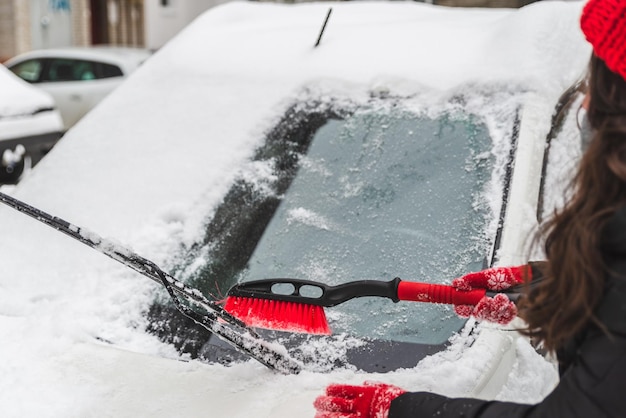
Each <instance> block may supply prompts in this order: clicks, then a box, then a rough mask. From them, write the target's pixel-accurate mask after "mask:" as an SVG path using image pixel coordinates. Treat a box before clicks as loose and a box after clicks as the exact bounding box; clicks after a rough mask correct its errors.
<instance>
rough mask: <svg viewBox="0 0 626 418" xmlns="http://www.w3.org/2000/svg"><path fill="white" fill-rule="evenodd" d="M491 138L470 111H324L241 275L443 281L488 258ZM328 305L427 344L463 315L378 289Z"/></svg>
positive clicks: (367, 331)
mask: <svg viewBox="0 0 626 418" xmlns="http://www.w3.org/2000/svg"><path fill="white" fill-rule="evenodd" d="M491 147H492V143H491V139H490V137H489V134H488V132H487V130H486V128H485V127H484V126H483V125H481V124H480V123H479V122H478V121H477V120H475V119H473V118H470V117H458V116H457V117H455V116H453V115H447V114H444V115H442V116H440V117H438V118H435V119H431V118H427V117H420V116H417V115H414V114H411V113H409V112H402V111H391V112H389V111H387V110H385V111H383V112H381V111H380V110H370V111H360V112H357V113H354V114H353V115H351V116H350V117H348V118H345V119H342V120H330V121H328V122H327V123H326V124H325V125H324V126H322V127H321V128H320V129H319V130H318V131H317V132H316V134H315V136H314V138H313V140H312V142H311V145H310V146H309V150H308V152H307V154H306V156H305V157H303V158H302V163H301V166H300V170H299V172H298V175H297V176H296V177H295V179H294V180H293V182H292V184H291V186H290V187H289V189H288V190H287V192H286V193H285V195H284V197H283V199H282V202H281V204H280V206H279V207H278V209H277V211H276V214H275V215H274V216H273V218H272V220H271V221H270V223H269V224H268V226H267V228H266V229H265V232H264V234H263V236H262V238H261V240H260V241H259V243H258V245H257V246H256V249H255V251H254V253H253V254H252V257H251V259H250V260H249V262H248V266H247V268H246V269H244V270H243V271H242V273H241V277H240V280H255V279H262V278H269V277H293V278H300V279H308V280H315V281H321V282H323V283H326V284H340V283H345V282H348V281H357V280H365V279H375V280H390V279H393V278H394V277H400V278H402V279H404V280H412V281H425V282H431V283H445V282H449V281H450V279H451V278H452V277H456V276H458V275H460V274H462V273H464V272H467V271H470V270H475V269H478V268H480V267H481V266H482V264H483V261H484V259H485V258H486V257H487V255H488V252H489V245H490V242H489V241H487V240H486V239H485V235H484V234H483V233H482V231H483V230H484V228H485V226H484V225H485V219H486V214H485V210H486V208H485V207H484V206H483V205H482V204H481V199H480V198H479V197H480V195H481V194H482V192H483V191H484V189H485V187H486V183H487V181H488V180H489V178H490V174H491V166H492V161H491V160H492V158H491V154H490V153H489V151H490V149H491ZM327 314H328V315H329V317H330V318H331V320H332V322H333V323H332V324H331V326H332V327H333V328H334V331H335V332H347V333H351V334H358V335H361V336H363V337H375V338H387V339H393V340H405V341H407V340H408V341H413V342H422V343H429V344H440V343H442V342H444V341H446V340H447V339H448V338H449V337H450V335H451V333H452V332H454V331H455V330H458V328H459V327H460V325H461V323H462V321H461V320H457V318H455V316H454V315H453V314H452V313H451V311H450V309H449V308H448V307H443V306H434V305H425V304H417V303H408V302H401V303H399V304H394V303H392V302H391V301H389V300H382V299H380V298H363V299H357V300H352V301H350V302H346V303H345V304H343V305H341V306H338V307H336V308H332V309H327ZM441 318H447V320H442V319H441Z"/></svg>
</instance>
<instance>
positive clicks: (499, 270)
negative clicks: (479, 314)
mask: <svg viewBox="0 0 626 418" xmlns="http://www.w3.org/2000/svg"><path fill="white" fill-rule="evenodd" d="M531 279H532V270H531V269H530V266H529V265H528V264H524V265H522V266H515V267H493V268H490V269H486V270H482V271H477V272H476V273H468V274H466V275H465V276H462V277H458V278H456V279H454V280H453V281H452V286H454V287H456V288H457V289H459V290H472V289H489V290H495V291H496V292H497V291H499V290H504V289H508V288H509V287H511V286H515V285H516V284H520V283H524V280H528V281H530V280H531Z"/></svg>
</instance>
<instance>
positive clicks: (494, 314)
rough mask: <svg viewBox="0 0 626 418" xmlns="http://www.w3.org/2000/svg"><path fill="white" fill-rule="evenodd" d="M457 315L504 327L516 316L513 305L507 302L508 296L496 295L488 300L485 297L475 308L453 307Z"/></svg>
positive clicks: (466, 306)
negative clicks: (472, 317)
mask: <svg viewBox="0 0 626 418" xmlns="http://www.w3.org/2000/svg"><path fill="white" fill-rule="evenodd" d="M454 311H455V312H456V314H457V315H459V316H461V317H464V318H467V317H469V316H474V317H475V318H476V319H478V320H484V321H489V322H495V323H497V324H502V325H506V324H508V323H509V322H511V321H512V320H513V319H514V318H515V317H516V316H517V307H516V306H515V303H513V302H512V301H510V300H509V298H508V296H507V295H505V294H502V293H498V294H497V295H495V296H494V297H492V298H490V297H489V296H485V297H484V298H482V299H481V300H480V301H479V302H478V303H477V304H476V306H470V305H458V306H455V307H454Z"/></svg>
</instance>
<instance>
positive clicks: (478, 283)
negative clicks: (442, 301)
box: [452, 264, 532, 325]
mask: <svg viewBox="0 0 626 418" xmlns="http://www.w3.org/2000/svg"><path fill="white" fill-rule="evenodd" d="M531 279H532V271H531V269H530V266H529V265H528V264H524V265H522V266H515V267H494V268H490V269H486V270H482V271H478V272H476V273H469V274H466V275H465V276H462V277H459V278H456V279H454V280H453V281H452V286H454V287H456V288H457V289H459V290H472V289H477V288H479V289H488V290H494V291H499V290H505V289H508V288H509V287H511V286H515V285H516V284H520V283H524V281H525V280H528V281H530V280H531ZM454 311H455V312H456V314H457V315H459V316H461V317H464V318H467V317H469V316H474V317H475V318H476V319H478V320H485V321H489V322H495V323H498V324H502V325H506V324H508V323H509V322H511V321H512V320H513V319H514V318H515V317H516V316H517V307H516V306H515V303H513V302H511V301H510V300H509V298H508V297H507V296H506V295H504V294H498V295H496V296H494V297H493V298H490V297H488V296H485V297H484V298H482V299H481V300H480V302H478V304H477V305H476V306H470V305H459V306H455V307H454Z"/></svg>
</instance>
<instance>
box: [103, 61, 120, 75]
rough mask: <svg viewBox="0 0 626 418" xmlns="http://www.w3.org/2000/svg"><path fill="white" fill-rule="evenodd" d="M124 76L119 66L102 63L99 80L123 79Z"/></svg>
mask: <svg viewBox="0 0 626 418" xmlns="http://www.w3.org/2000/svg"><path fill="white" fill-rule="evenodd" d="M123 75H124V74H123V73H122V70H121V69H120V67H118V66H117V65H113V64H105V63H103V62H102V63H100V71H99V76H98V78H111V77H122V76H123Z"/></svg>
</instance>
